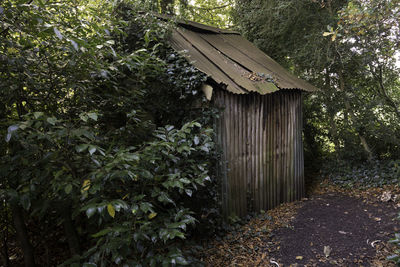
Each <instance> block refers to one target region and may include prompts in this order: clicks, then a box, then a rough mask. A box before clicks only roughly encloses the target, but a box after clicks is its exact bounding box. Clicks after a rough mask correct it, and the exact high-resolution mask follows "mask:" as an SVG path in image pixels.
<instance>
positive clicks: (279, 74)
mask: <svg viewBox="0 0 400 267" xmlns="http://www.w3.org/2000/svg"><path fill="white" fill-rule="evenodd" d="M171 45H172V47H173V48H174V49H175V50H177V51H184V55H185V56H186V57H187V58H188V60H189V61H190V62H191V63H192V64H193V65H194V66H195V67H196V68H197V69H199V70H200V71H202V72H204V73H205V74H207V75H208V77H209V79H208V81H207V83H206V84H204V85H203V91H204V93H205V94H206V97H207V99H209V100H210V101H212V103H213V104H214V105H215V106H217V107H219V108H220V110H221V114H220V117H219V119H218V121H217V122H216V125H215V126H216V133H217V143H218V144H219V145H220V147H221V148H222V160H221V162H220V168H219V170H220V173H219V177H220V179H222V180H221V184H222V202H223V212H224V214H225V216H230V215H237V216H244V215H246V214H247V213H248V212H249V211H260V210H268V209H271V208H273V207H275V206H277V205H278V204H280V203H282V202H289V201H293V200H296V199H299V198H301V197H302V196H304V160H303V144H302V121H303V119H302V91H307V92H311V91H315V90H317V88H315V87H314V86H312V85H311V84H309V83H307V82H305V81H303V80H301V79H299V78H297V77H295V76H294V75H292V74H290V73H289V72H288V71H286V70H285V69H284V68H283V67H282V66H280V65H279V64H278V63H277V62H275V61H274V60H272V59H271V58H270V57H269V56H267V55H266V54H264V53H263V52H262V51H260V50H259V49H258V48H257V47H255V46H254V45H253V44H252V43H250V42H249V41H247V40H246V39H245V38H243V37H242V36H241V35H240V34H239V33H237V32H233V31H228V30H222V29H218V28H214V27H210V26H206V25H202V24H199V23H195V22H178V27H177V29H175V30H174V31H173V34H172V36H171Z"/></svg>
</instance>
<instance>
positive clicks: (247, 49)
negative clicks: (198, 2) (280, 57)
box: [171, 21, 318, 95]
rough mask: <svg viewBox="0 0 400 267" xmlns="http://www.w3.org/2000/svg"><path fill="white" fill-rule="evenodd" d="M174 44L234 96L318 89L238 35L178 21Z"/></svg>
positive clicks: (175, 47)
mask: <svg viewBox="0 0 400 267" xmlns="http://www.w3.org/2000/svg"><path fill="white" fill-rule="evenodd" d="M178 25H179V27H178V28H177V29H175V30H174V32H173V34H172V37H171V45H172V47H173V48H174V49H175V50H177V51H182V50H184V51H185V53H184V55H185V56H186V57H187V58H188V60H189V61H190V62H192V64H193V65H194V66H195V67H196V68H198V69H199V70H200V71H202V72H204V73H206V74H207V75H209V76H210V77H211V78H212V79H213V80H215V81H216V82H217V83H219V84H220V85H222V87H223V88H225V89H226V90H228V91H230V92H232V93H235V94H247V93H250V92H257V93H259V94H261V95H264V94H268V93H272V92H275V91H277V90H279V89H302V90H304V91H309V92H312V91H316V90H318V89H317V88H316V87H314V86H312V85H311V84H309V83H307V82H306V81H304V80H301V79H299V78H297V77H295V76H294V75H292V74H290V73H289V72H288V71H287V70H285V69H284V68H283V67H282V66H280V65H279V64H278V63H277V62H275V61H274V60H273V59H271V58H270V57H269V56H267V55H266V54H264V53H263V52H262V51H261V50H259V49H258V48H257V47H256V46H255V45H253V44H252V43H251V42H249V41H247V40H246V39H245V38H243V37H242V36H240V35H239V34H238V33H236V32H233V31H228V30H222V29H218V28H214V27H210V26H206V25H202V24H199V23H195V22H182V21H179V22H178Z"/></svg>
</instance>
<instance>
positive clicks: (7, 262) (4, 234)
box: [1, 202, 11, 267]
mask: <svg viewBox="0 0 400 267" xmlns="http://www.w3.org/2000/svg"><path fill="white" fill-rule="evenodd" d="M2 206H3V214H2V216H3V221H2V222H1V223H2V224H3V225H4V229H3V231H2V241H3V245H2V251H1V256H2V258H3V265H4V267H10V266H11V264H10V257H9V255H8V232H9V228H8V227H9V217H8V210H7V203H6V202H3V205H2Z"/></svg>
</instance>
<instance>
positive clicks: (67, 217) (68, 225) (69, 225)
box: [61, 206, 81, 256]
mask: <svg viewBox="0 0 400 267" xmlns="http://www.w3.org/2000/svg"><path fill="white" fill-rule="evenodd" d="M61 216H62V218H63V226H64V231H65V236H66V238H67V240H68V246H69V250H70V252H71V256H74V255H80V253H81V247H80V244H79V237H78V234H77V232H76V229H75V226H74V222H73V220H72V218H71V208H70V207H69V206H64V208H62V209H61Z"/></svg>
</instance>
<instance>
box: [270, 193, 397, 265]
mask: <svg viewBox="0 0 400 267" xmlns="http://www.w3.org/2000/svg"><path fill="white" fill-rule="evenodd" d="M395 217H396V211H395V210H394V209H393V208H391V207H388V205H386V204H383V203H375V204H366V203H365V202H363V201H362V200H360V199H356V198H353V197H349V196H346V195H343V194H338V193H332V194H325V195H322V196H320V197H315V198H313V199H310V200H308V201H306V202H305V203H304V205H303V206H302V207H301V208H300V209H299V210H298V213H297V216H296V218H295V220H294V221H293V222H292V224H291V226H290V227H287V228H280V229H278V230H276V231H274V232H273V234H274V238H273V239H274V243H276V244H280V249H279V250H277V251H275V252H273V253H271V256H272V257H275V258H276V259H279V260H278V262H280V263H282V264H283V265H284V266H290V265H291V264H299V265H300V266H303V265H305V264H307V265H310V266H332V265H342V266H360V265H364V266H369V265H374V266H376V265H380V264H381V266H383V262H380V263H379V259H375V258H376V249H377V248H379V246H382V245H383V244H384V242H386V241H388V240H389V239H390V238H391V237H392V235H393V232H395V231H397V230H398V227H399V222H398V221H397V220H394V218H395ZM374 261H375V262H374ZM385 264H387V263H385Z"/></svg>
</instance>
